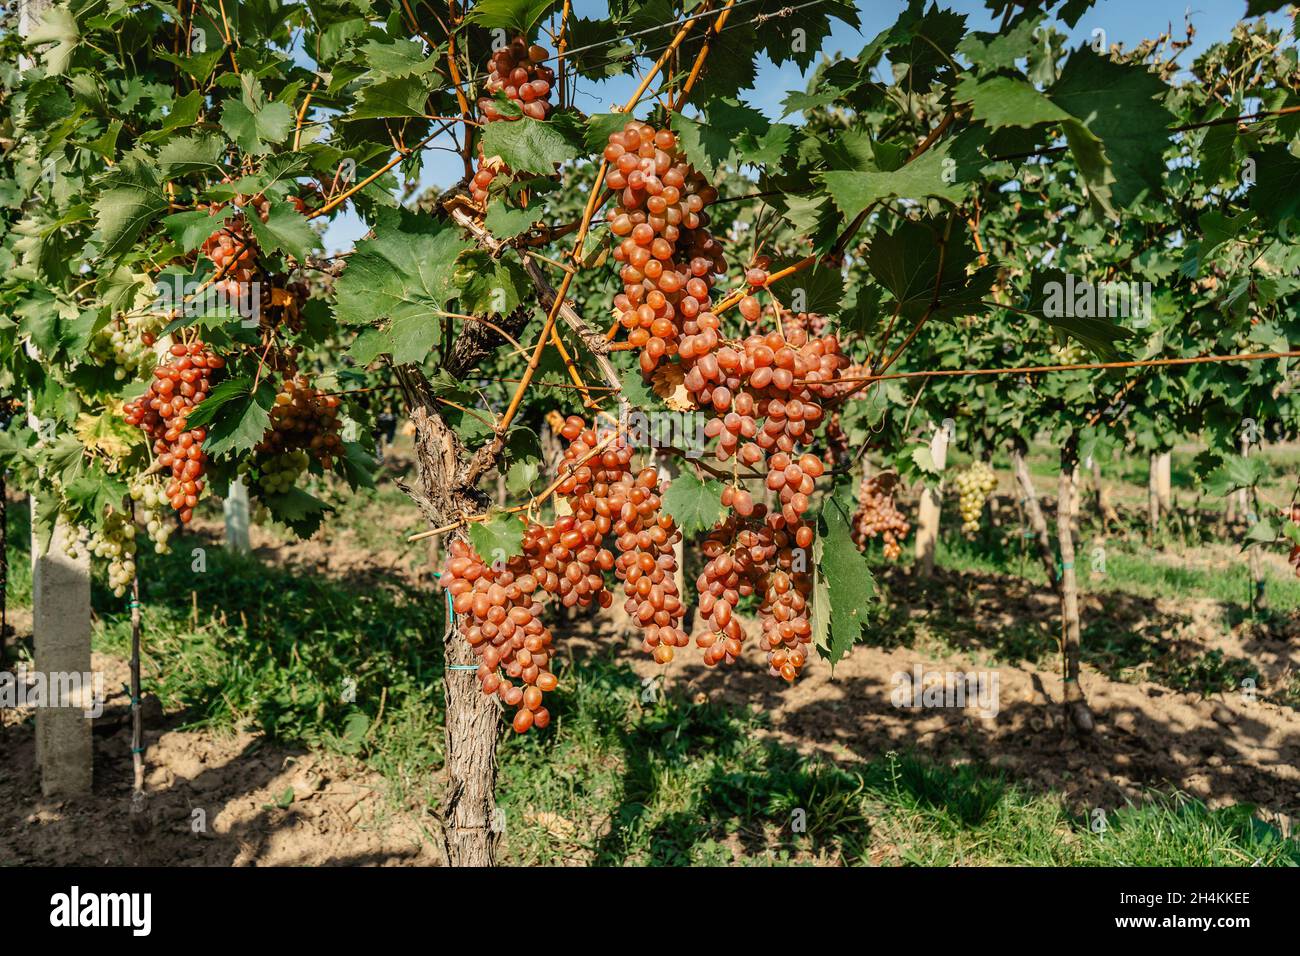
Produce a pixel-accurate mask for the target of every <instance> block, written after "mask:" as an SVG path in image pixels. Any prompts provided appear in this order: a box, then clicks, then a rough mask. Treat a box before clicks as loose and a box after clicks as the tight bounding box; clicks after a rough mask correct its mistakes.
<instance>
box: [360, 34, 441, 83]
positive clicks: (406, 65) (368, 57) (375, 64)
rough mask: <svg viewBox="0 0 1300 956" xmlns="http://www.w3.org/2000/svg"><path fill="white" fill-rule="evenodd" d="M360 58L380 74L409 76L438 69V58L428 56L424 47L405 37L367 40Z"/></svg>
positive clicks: (372, 70)
mask: <svg viewBox="0 0 1300 956" xmlns="http://www.w3.org/2000/svg"><path fill="white" fill-rule="evenodd" d="M358 59H359V60H360V62H361V63H363V64H364V65H365V66H366V67H368V68H369V69H370V70H371V72H373V73H376V74H378V75H380V76H386V77H391V76H409V75H411V74H424V73H429V72H431V71H433V70H436V69H438V58H437V57H435V56H427V55H426V54H425V52H424V47H423V46H422V45H421V44H419V43H417V42H416V41H414V40H408V39H406V38H405V37H387V36H385V37H382V38H372V39H370V40H367V41H366V42H365V44H364V45H363V46H362V47H361V49H360V51H359V54H358Z"/></svg>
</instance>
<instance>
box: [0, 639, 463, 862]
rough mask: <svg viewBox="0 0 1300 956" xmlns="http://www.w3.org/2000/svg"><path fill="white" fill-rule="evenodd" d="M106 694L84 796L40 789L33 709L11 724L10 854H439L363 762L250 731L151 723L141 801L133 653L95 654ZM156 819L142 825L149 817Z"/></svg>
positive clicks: (6, 810)
mask: <svg viewBox="0 0 1300 956" xmlns="http://www.w3.org/2000/svg"><path fill="white" fill-rule="evenodd" d="M93 666H94V667H95V668H96V669H97V670H98V669H102V670H103V671H104V672H105V678H104V686H105V692H106V693H108V694H110V696H109V699H108V700H107V701H106V707H105V712H104V715H103V717H101V718H100V719H99V720H98V721H97V722H96V723H97V727H96V733H95V787H94V792H93V793H92V794H91V795H90V796H88V797H85V798H82V799H76V800H66V801H51V800H47V799H45V798H44V797H42V796H41V793H40V785H39V780H38V777H37V773H36V755H35V742H34V737H33V729H32V725H31V722H30V721H25V722H22V723H20V722H19V721H22V720H23V719H24V718H25V716H26V715H25V714H23V713H22V712H17V713H15V712H7V713H4V714H3V719H4V726H3V728H2V729H0V766H3V767H4V768H5V772H4V774H3V775H2V776H0V866H11V865H17V864H41V865H47V866H49V865H117V866H123V865H127V866H129V865H148V864H153V865H170V866H320V865H334V866H338V865H371V866H431V865H437V863H438V862H439V860H438V858H437V855H436V853H435V850H434V845H435V843H434V841H433V840H432V839H430V837H429V834H428V833H427V832H422V829H423V828H422V824H423V827H436V826H437V824H436V822H435V821H433V820H431V819H430V820H427V821H421V820H420V819H418V818H416V817H414V816H412V815H411V814H409V813H403V814H393V813H390V812H388V811H387V810H386V808H385V806H384V798H383V794H384V782H383V780H382V779H380V778H379V777H377V776H376V775H375V774H372V773H369V772H367V771H366V770H365V769H364V768H361V767H359V766H357V765H356V764H352V763H349V762H347V761H344V760H342V759H334V758H329V757H326V756H324V755H321V754H315V753H308V752H304V751H301V750H292V749H288V748H285V747H283V746H279V745H276V744H272V743H269V742H268V741H267V740H266V739H265V738H263V737H260V736H255V735H252V734H237V735H231V736H218V735H214V734H211V733H207V732H203V731H178V730H175V729H171V728H170V727H169V726H168V723H167V722H166V721H165V720H163V719H161V716H160V715H159V716H158V717H157V718H156V719H155V720H154V721H152V722H151V724H152V725H151V726H148V729H147V730H146V733H145V744H146V748H147V750H146V754H145V761H146V766H147V767H148V779H147V792H148V798H147V801H146V804H145V810H144V812H143V814H141V815H137V814H135V813H133V812H132V806H131V751H130V746H131V745H130V730H129V724H128V723H127V722H126V719H125V718H126V705H127V699H126V696H125V694H124V693H123V692H122V691H121V690H118V691H117V693H116V694H111V688H115V687H116V688H121V686H122V684H123V683H124V681H125V680H126V677H127V670H126V665H125V663H124V662H122V661H120V660H117V659H115V658H111V657H105V656H103V655H100V654H96V655H95V658H94V661H93ZM141 816H142V817H143V818H144V819H145V820H147V822H148V825H147V827H145V828H144V831H143V832H142V833H137V832H136V831H135V828H134V827H135V824H136V822H137V820H138V819H140V817H141Z"/></svg>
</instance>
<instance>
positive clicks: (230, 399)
mask: <svg viewBox="0 0 1300 956" xmlns="http://www.w3.org/2000/svg"><path fill="white" fill-rule="evenodd" d="M223 386H224V388H223ZM219 392H220V395H218V393H219ZM214 400H216V401H215V402H214ZM274 402H275V387H274V386H272V385H271V383H270V382H268V381H266V380H265V379H264V380H263V381H262V382H261V383H259V384H258V386H257V390H256V391H253V383H252V380H251V379H248V378H238V379H227V380H226V381H225V382H222V383H221V384H219V385H217V387H216V388H214V389H213V390H212V394H211V395H209V396H208V397H207V398H206V399H205V400H204V401H203V403H202V404H201V405H199V407H198V408H196V409H194V410H193V411H192V412H191V413H190V414H189V416H187V421H188V422H189V423H190V425H191V427H197V426H195V425H194V422H195V421H196V420H197V421H198V422H199V423H201V424H203V425H205V426H206V427H207V429H208V437H207V438H206V439H205V440H204V442H203V448H204V450H205V451H206V452H207V453H208V454H209V455H211V456H212V457H213V458H216V457H218V456H220V455H224V454H225V453H226V452H234V453H235V454H239V453H241V452H246V451H251V450H252V449H253V448H254V447H256V445H257V444H258V442H260V441H261V440H262V436H263V435H265V434H266V430H267V428H269V427H270V424H271V415H270V410H271V406H272V404H273V403H274ZM209 405H211V408H210V409H209V407H208V406H209Z"/></svg>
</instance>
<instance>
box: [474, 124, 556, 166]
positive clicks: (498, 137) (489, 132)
mask: <svg viewBox="0 0 1300 956" xmlns="http://www.w3.org/2000/svg"><path fill="white" fill-rule="evenodd" d="M483 155H484V156H485V157H487V158H488V159H492V158H494V157H500V159H501V161H502V162H504V163H505V164H506V165H507V166H509V167H510V168H511V169H512V170H514V171H515V172H517V173H537V174H539V175H543V176H549V175H551V174H552V173H554V172H555V167H556V166H557V165H559V164H560V163H567V162H569V161H570V160H574V159H577V158H578V150H577V149H576V148H575V147H574V146H573V144H572V143H571V142H570V140H569V138H568V137H567V136H565V135H564V133H562V132H560V130H559V127H558V126H557V124H555V123H547V122H543V121H542V120H535V119H532V118H531V117H528V116H524V117H521V118H520V119H517V120H515V121H514V122H511V123H488V124H487V127H486V128H485V129H484V131H483Z"/></svg>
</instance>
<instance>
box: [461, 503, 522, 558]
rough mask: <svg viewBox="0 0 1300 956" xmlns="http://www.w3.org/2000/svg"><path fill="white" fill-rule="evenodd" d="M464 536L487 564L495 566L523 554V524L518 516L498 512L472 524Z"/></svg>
mask: <svg viewBox="0 0 1300 956" xmlns="http://www.w3.org/2000/svg"><path fill="white" fill-rule="evenodd" d="M466 534H467V535H468V536H469V542H470V544H472V545H473V546H474V550H475V551H476V552H477V553H478V556H479V557H480V558H482V559H483V560H484V561H486V562H487V563H488V564H492V565H496V564H498V563H499V562H505V561H508V560H510V559H511V558H513V557H514V556H515V555H517V554H523V552H524V523H523V522H522V521H520V520H519V516H518V515H512V514H506V513H505V512H503V511H499V512H497V513H496V514H494V515H493V516H492V517H491V518H489V519H488V520H487V521H476V522H474V523H472V524H471V525H470V526H469V528H468V530H467V531H466Z"/></svg>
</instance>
